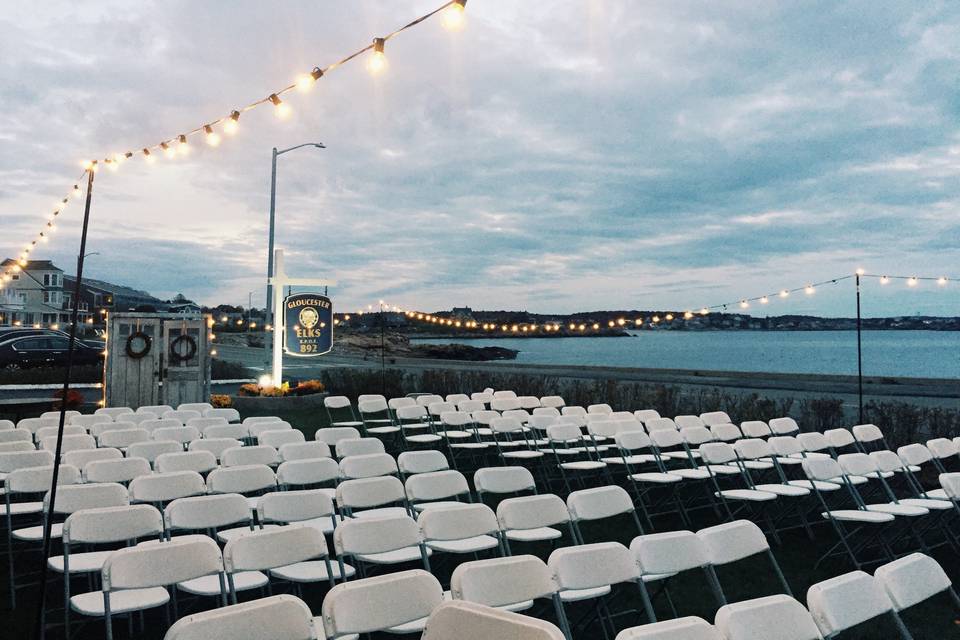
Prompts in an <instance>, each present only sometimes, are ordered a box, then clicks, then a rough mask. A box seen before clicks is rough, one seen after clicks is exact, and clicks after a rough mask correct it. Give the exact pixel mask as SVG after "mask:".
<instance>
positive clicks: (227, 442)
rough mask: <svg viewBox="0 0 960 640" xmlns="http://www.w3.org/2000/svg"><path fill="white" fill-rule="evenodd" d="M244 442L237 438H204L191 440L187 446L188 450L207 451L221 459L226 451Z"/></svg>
mask: <svg viewBox="0 0 960 640" xmlns="http://www.w3.org/2000/svg"><path fill="white" fill-rule="evenodd" d="M231 426H233V425H231ZM242 444H243V443H241V442H240V440H239V439H236V438H203V439H202V440H194V441H193V442H191V443H190V445H189V446H188V447H187V451H191V452H192V451H206V452H209V453H211V454H213V457H214V458H216V459H217V460H218V461H219V460H220V457H221V456H222V455H223V452H224V451H226V450H227V449H233V448H234V447H240V446H242Z"/></svg>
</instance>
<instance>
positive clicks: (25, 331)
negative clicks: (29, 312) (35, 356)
mask: <svg viewBox="0 0 960 640" xmlns="http://www.w3.org/2000/svg"><path fill="white" fill-rule="evenodd" d="M24 336H60V337H61V338H67V339H69V338H70V334H69V333H67V332H66V331H60V330H59V329H34V328H33V327H0V345H2V344H3V343H4V342H6V341H8V340H12V339H14V338H22V337H24ZM77 340H79V341H80V342H82V343H83V344H85V345H87V346H88V347H93V348H94V349H97V350H99V351H103V349H104V347H105V345H106V343H105V342H104V341H103V340H101V339H100V337H99V336H94V337H93V338H86V339H85V338H77Z"/></svg>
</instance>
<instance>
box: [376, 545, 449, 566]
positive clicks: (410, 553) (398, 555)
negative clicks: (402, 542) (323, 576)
mask: <svg viewBox="0 0 960 640" xmlns="http://www.w3.org/2000/svg"><path fill="white" fill-rule="evenodd" d="M432 553H433V552H432V551H431V550H430V549H427V555H428V556H430V555H431V554H432ZM357 558H358V559H359V560H363V561H364V562H369V563H370V564H399V563H401V562H415V561H419V560H420V559H421V556H420V547H419V546H416V545H414V546H412V547H404V548H403V549H394V550H393V551H384V552H383V553H370V554H357Z"/></svg>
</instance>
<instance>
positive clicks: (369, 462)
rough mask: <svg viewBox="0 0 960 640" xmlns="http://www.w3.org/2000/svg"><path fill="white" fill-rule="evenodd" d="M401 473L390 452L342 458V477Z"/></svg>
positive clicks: (351, 478) (356, 477)
mask: <svg viewBox="0 0 960 640" xmlns="http://www.w3.org/2000/svg"><path fill="white" fill-rule="evenodd" d="M398 473H400V470H399V469H398V468H397V461H396V460H395V459H394V458H393V456H391V455H390V454H389V453H370V454H366V455H359V456H347V457H346V458H343V459H342V460H340V477H341V478H344V479H347V480H356V479H358V478H374V477H377V476H393V475H397V474H398Z"/></svg>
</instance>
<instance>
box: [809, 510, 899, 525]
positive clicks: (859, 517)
mask: <svg viewBox="0 0 960 640" xmlns="http://www.w3.org/2000/svg"><path fill="white" fill-rule="evenodd" d="M820 515H821V516H823V517H824V518H826V519H827V520H831V519H832V520H840V521H842V522H863V523H869V524H882V523H884V522H893V520H894V518H893V516H892V515H891V514H889V513H880V512H878V511H861V510H859V509H838V510H836V511H830V512H829V513H821V514H820Z"/></svg>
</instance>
